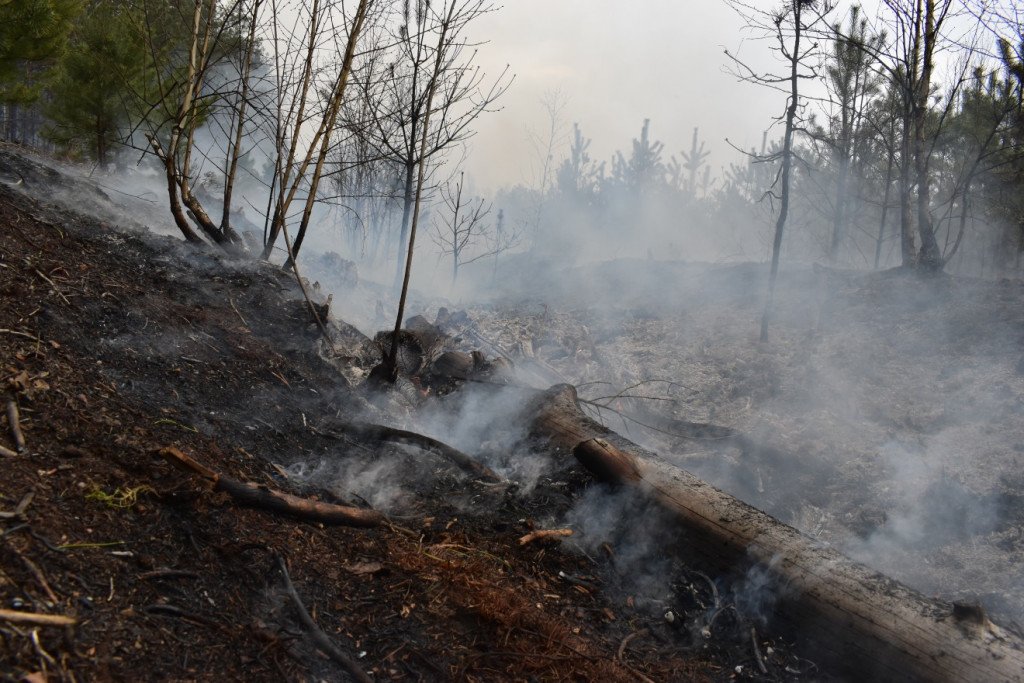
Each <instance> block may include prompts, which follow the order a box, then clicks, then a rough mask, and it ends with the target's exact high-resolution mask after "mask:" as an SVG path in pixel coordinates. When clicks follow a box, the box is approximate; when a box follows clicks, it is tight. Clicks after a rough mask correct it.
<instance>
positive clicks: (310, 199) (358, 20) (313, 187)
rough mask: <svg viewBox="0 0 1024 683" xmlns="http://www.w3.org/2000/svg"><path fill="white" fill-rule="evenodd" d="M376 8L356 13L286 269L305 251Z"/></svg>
mask: <svg viewBox="0 0 1024 683" xmlns="http://www.w3.org/2000/svg"><path fill="white" fill-rule="evenodd" d="M372 4H373V0H361V1H360V3H359V7H358V9H357V10H356V14H355V17H353V19H352V28H351V30H350V31H349V36H348V43H347V44H346V46H345V57H344V59H343V60H342V63H341V72H340V73H339V74H338V78H337V80H336V81H335V84H334V89H333V91H332V93H331V100H330V102H329V103H328V109H327V114H326V116H325V117H324V124H323V126H322V129H323V137H322V138H321V140H320V152H319V155H318V156H317V160H316V164H315V165H314V167H313V177H312V178H311V179H310V181H309V192H308V194H307V195H306V204H305V206H304V207H303V209H302V220H301V221H300V222H299V231H298V234H297V235H296V236H295V242H294V243H293V244H292V248H291V253H290V254H289V256H288V263H287V264H285V268H288V267H289V266H290V265H291V263H292V261H293V260H294V259H296V258H298V256H299V250H300V249H301V248H302V242H303V240H304V239H305V237H306V229H307V228H308V227H309V219H310V217H311V216H312V215H313V205H314V203H315V202H316V193H317V189H318V188H319V187H320V179H321V177H322V176H323V170H324V162H325V161H326V160H327V153H328V151H330V147H331V136H332V133H333V132H334V129H335V127H336V125H337V121H338V113H339V112H340V111H341V106H342V104H344V102H345V91H346V90H347V89H348V79H349V76H350V75H351V74H352V63H353V62H354V60H355V55H356V44H357V43H358V40H359V35H360V33H362V30H363V24H364V22H365V21H366V15H367V13H368V12H369V9H370V6H371V5H372ZM304 168H305V167H304Z"/></svg>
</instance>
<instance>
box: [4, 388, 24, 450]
mask: <svg viewBox="0 0 1024 683" xmlns="http://www.w3.org/2000/svg"><path fill="white" fill-rule="evenodd" d="M7 423H8V425H9V426H10V429H11V438H13V439H14V446H15V448H16V449H17V451H18V452H19V453H24V452H25V434H24V433H22V431H21V416H20V415H19V414H18V404H17V403H16V402H14V401H8V402H7Z"/></svg>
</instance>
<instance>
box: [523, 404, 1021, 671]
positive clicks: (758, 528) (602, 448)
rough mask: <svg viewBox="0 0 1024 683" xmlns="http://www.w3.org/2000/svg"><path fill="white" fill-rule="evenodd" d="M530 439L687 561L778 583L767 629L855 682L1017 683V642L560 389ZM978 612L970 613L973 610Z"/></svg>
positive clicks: (536, 415)
mask: <svg viewBox="0 0 1024 683" xmlns="http://www.w3.org/2000/svg"><path fill="white" fill-rule="evenodd" d="M529 411H530V412H529V417H530V419H531V427H532V431H533V433H534V435H535V436H537V437H540V438H543V439H546V440H548V441H549V442H550V443H551V444H552V445H553V446H555V447H556V448H557V449H558V450H559V451H562V452H568V453H572V454H573V455H574V456H575V457H576V459H577V460H578V461H579V462H580V463H581V464H582V465H583V466H584V467H585V468H586V469H588V470H589V471H590V472H591V473H593V474H594V475H595V476H596V477H598V478H599V479H602V480H604V481H607V482H611V483H616V484H622V485H627V486H631V487H633V488H635V489H636V490H638V491H639V492H641V493H642V494H643V495H645V496H647V497H649V498H650V499H652V500H653V501H655V502H656V503H657V504H658V505H659V506H660V507H662V508H663V509H665V510H666V511H668V512H669V513H670V514H672V515H673V516H674V517H675V518H676V519H678V520H679V521H680V522H681V525H682V526H683V527H684V528H685V531H686V532H687V534H686V535H687V539H688V542H689V543H690V547H688V548H687V551H688V552H689V553H691V554H695V555H698V556H699V557H700V559H702V560H703V561H705V562H707V563H710V564H712V565H714V566H717V567H719V568H732V569H736V568H743V567H744V566H747V565H751V564H756V565H759V566H760V567H761V568H762V569H763V571H765V572H767V573H768V574H769V575H770V576H772V577H773V578H774V580H775V581H776V582H777V586H778V590H779V595H780V601H779V603H778V604H777V605H776V607H775V614H774V615H773V619H774V620H775V622H776V624H777V625H778V626H780V627H782V628H784V629H787V630H789V629H791V630H792V631H793V632H794V633H798V634H799V636H800V639H801V641H802V643H803V644H804V645H805V646H809V647H810V648H813V649H812V650H811V651H813V652H814V653H815V656H816V658H817V659H819V660H823V661H827V662H829V663H830V664H831V665H833V666H836V667H838V668H839V669H840V670H843V671H846V672H848V673H850V674H851V675H853V676H855V677H856V679H859V680H921V681H945V680H950V681H952V680H957V681H968V680H971V681H975V680H976V681H1024V642H1022V641H1021V640H1020V639H1019V638H1018V637H1016V636H1015V635H1013V634H1011V633H1007V632H1004V631H1002V630H1000V629H999V628H998V627H996V626H994V625H993V624H991V622H989V621H988V620H987V619H986V618H985V617H984V616H983V615H982V616H980V617H979V616H977V614H976V612H975V611H973V610H969V609H964V608H963V606H961V605H954V604H951V603H948V602H945V601H940V600H931V599H928V598H926V597H925V596H923V595H921V594H920V593H918V592H916V591H914V590H912V589H910V588H908V587H906V586H904V585H902V584H900V583H898V582H897V581H894V580H893V579H890V578H889V577H886V576H884V575H882V574H880V573H878V572H876V571H873V570H871V569H869V568H868V567H866V566H864V565H861V564H858V563H856V562H854V561H853V560H850V559H849V558H847V557H845V556H844V555H842V554H840V553H839V552H837V551H835V550H832V549H830V548H827V547H823V546H822V545H821V544H820V543H818V542H816V541H814V540H813V539H811V538H809V537H807V536H804V535H803V534H801V533H800V532H799V531H797V530H796V529H794V528H792V527H790V526H787V525H785V524H783V523H781V522H779V521H778V520H776V519H774V518H773V517H771V516H769V515H767V514H765V513H763V512H761V511H760V510H757V509H755V508H753V507H751V506H749V505H747V504H745V503H743V502H742V501H740V500H737V499H736V498H733V497H732V496H730V495H728V494H726V493H724V492H722V491H719V490H718V489H716V488H714V487H713V486H711V485H710V484H708V483H706V482H704V481H702V480H700V479H698V478H697V477H695V476H694V475H692V474H690V473H688V472H686V471H684V470H682V469H679V468H677V467H674V466H672V465H669V464H667V463H666V462H664V461H663V460H661V459H660V458H658V456H657V455H655V454H654V453H651V452H649V451H646V450H644V449H643V448H641V447H639V446H637V445H636V444H634V443H632V442H630V441H628V440H626V439H624V438H622V437H621V436H619V435H617V434H615V433H614V432H611V431H610V430H608V429H607V428H605V427H604V426H602V425H600V424H599V423H597V422H595V421H593V420H591V419H590V418H588V417H587V416H586V415H585V414H584V413H583V412H582V411H581V410H580V407H579V403H578V402H577V397H576V391H575V389H574V388H573V387H571V386H568V385H559V386H556V387H552V388H551V389H550V390H548V391H547V392H544V393H543V394H541V396H540V397H539V398H537V399H536V400H535V401H534V402H533V404H532V405H531V406H530V408H529ZM979 611H980V610H979Z"/></svg>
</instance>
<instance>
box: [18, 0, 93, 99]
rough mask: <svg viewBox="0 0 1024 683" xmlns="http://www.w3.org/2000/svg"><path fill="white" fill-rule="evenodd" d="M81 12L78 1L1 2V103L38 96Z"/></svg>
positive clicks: (36, 0) (22, 0)
mask: <svg viewBox="0 0 1024 683" xmlns="http://www.w3.org/2000/svg"><path fill="white" fill-rule="evenodd" d="M80 11H81V3H80V0H2V1H0V102H4V103H16V104H28V103H31V102H33V101H35V100H36V98H38V97H39V93H40V91H41V90H42V88H43V86H44V85H45V83H46V77H47V75H48V74H49V71H50V69H51V68H52V67H53V66H54V65H55V64H56V62H57V60H58V59H59V58H60V56H61V54H62V53H63V51H64V49H65V46H66V43H67V38H68V34H69V33H70V31H71V27H72V22H73V21H74V19H75V17H77V16H78V14H79V12H80Z"/></svg>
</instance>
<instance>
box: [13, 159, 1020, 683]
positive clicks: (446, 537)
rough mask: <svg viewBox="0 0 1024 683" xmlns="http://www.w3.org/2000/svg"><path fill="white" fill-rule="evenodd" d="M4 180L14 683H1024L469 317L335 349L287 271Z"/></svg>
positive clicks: (1005, 659) (890, 585) (951, 621)
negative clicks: (868, 678) (686, 465)
mask: <svg viewBox="0 0 1024 683" xmlns="http://www.w3.org/2000/svg"><path fill="white" fill-rule="evenodd" d="M4 173H5V176H4V178H15V177H20V178H21V181H20V182H11V183H8V182H6V180H5V182H4V183H3V186H2V187H0V225H2V226H3V230H0V294H2V301H3V305H2V307H0V337H2V344H0V380H2V382H3V390H4V401H3V402H4V407H5V415H6V417H5V420H4V427H5V429H4V430H3V435H2V440H0V445H3V450H2V451H0V463H2V465H3V468H4V472H5V476H4V478H3V484H2V486H0V601H2V604H0V661H2V662H3V667H2V671H0V676H2V677H3V680H33V681H41V680H69V681H70V680H98V679H110V678H131V679H165V678H178V679H185V678H188V679H207V680H209V679H219V680H223V679H225V678H229V679H231V678H245V679H247V680H282V679H289V680H291V679H308V678H310V677H312V678H335V677H349V678H351V679H354V680H529V679H538V680H580V679H583V680H623V681H625V680H638V679H639V680H656V681H668V680H673V681H674V680H707V679H718V680H732V679H740V680H798V679H802V678H809V679H815V680H818V679H823V678H825V679H828V678H843V677H851V678H858V677H861V676H864V675H866V674H870V675H873V676H875V677H877V678H880V679H906V678H909V679H921V680H926V679H933V680H934V679H942V678H958V679H970V678H974V679H984V680H1020V679H1021V677H1022V676H1024V653H1022V650H1021V644H1020V643H1021V641H1020V640H1019V639H1018V637H1017V636H1016V635H1015V634H1013V633H1012V632H1010V631H1008V630H1006V629H1002V628H1000V627H999V626H996V625H995V624H993V623H992V622H991V621H989V619H988V617H987V616H986V615H985V613H984V612H983V611H981V610H980V609H978V608H976V607H975V606H973V605H962V604H951V603H945V602H941V601H935V600H930V599H928V598H925V597H924V596H922V595H920V594H918V593H916V592H914V591H911V590H909V589H907V588H906V587H904V586H901V585H900V584H898V583H896V582H893V581H891V580H888V579H887V578H886V577H884V576H882V575H879V574H877V573H874V572H871V571H870V570H868V569H866V568H864V567H862V566H860V565H857V564H855V563H853V562H851V561H849V560H847V559H846V558H844V557H843V556H841V555H840V554H838V553H836V552H835V551H833V550H831V549H829V548H827V547H822V546H821V545H820V544H817V543H815V542H814V541H812V540H811V539H809V538H807V537H805V536H802V535H801V534H799V533H798V532H797V531H795V530H794V529H792V528H790V527H788V526H785V525H783V524H781V523H779V522H778V521H776V520H774V519H773V518H771V517H769V516H768V515H766V514H764V513H761V512H759V511H757V510H755V509H753V508H751V507H749V506H747V505H745V504H743V503H742V502H741V501H739V500H736V499H735V498H733V497H731V496H728V495H727V494H724V493H722V492H721V491H718V490H717V489H715V488H713V487H711V486H709V485H708V484H706V483H705V482H702V481H700V480H699V479H697V478H695V477H693V476H692V475H690V474H688V473H687V472H685V471H683V470H681V469H678V468H676V467H672V466H670V465H668V464H666V463H665V462H664V461H662V460H661V459H660V458H659V457H658V456H657V455H655V454H653V453H650V452H648V451H646V450H644V449H643V448H640V447H639V446H637V445H635V444H633V443H632V442H630V441H628V440H626V439H624V438H622V437H621V436H619V435H617V434H615V433H614V432H611V431H610V430H608V429H607V428H605V427H604V426H602V425H601V424H599V423H597V422H595V421H594V420H593V419H592V418H591V417H588V416H587V414H585V412H584V410H583V408H584V407H585V404H584V405H583V406H581V403H580V401H579V399H578V397H577V395H576V392H575V390H574V389H573V388H572V387H571V386H568V385H564V384H559V383H558V381H557V373H555V375H556V376H554V377H553V376H552V374H553V372H554V371H553V370H552V369H551V368H550V367H547V366H545V364H544V363H543V362H541V361H539V360H538V359H532V360H531V359H529V357H528V356H529V354H521V357H519V356H517V357H514V358H513V357H510V356H511V355H513V354H507V355H506V353H501V352H499V349H497V347H495V346H494V345H493V344H491V343H490V342H489V340H488V339H487V338H486V337H485V336H484V335H483V334H482V333H481V332H480V329H479V327H478V326H477V325H476V324H475V323H474V321H473V319H472V317H471V316H469V315H467V314H465V313H461V312H454V313H453V312H449V311H442V312H441V313H440V314H439V315H438V316H436V318H435V319H434V320H432V321H428V320H427V319H425V318H422V317H414V318H412V319H410V320H409V321H407V324H406V326H405V329H404V330H403V331H402V332H401V333H400V334H399V335H398V337H397V338H394V335H393V334H390V333H384V334H379V335H377V337H376V338H374V339H371V338H367V337H365V336H363V335H362V334H360V333H359V332H358V331H357V330H356V329H355V328H353V327H351V326H349V325H346V324H345V323H343V322H341V321H337V320H333V321H331V322H330V324H329V326H328V329H327V334H326V335H324V334H323V332H322V331H321V330H320V329H319V328H318V326H317V325H316V324H315V323H314V322H313V319H312V318H313V317H312V315H311V310H310V306H309V305H308V302H306V301H304V300H303V298H302V296H301V294H300V292H299V291H298V288H297V287H296V286H295V283H294V281H293V280H292V279H290V277H289V276H288V275H287V274H284V273H281V272H280V271H279V270H278V269H276V268H274V267H271V266H268V265H265V264H258V263H252V262H247V261H241V262H232V261H229V260H227V259H225V257H223V256H221V255H212V254H209V253H205V252H197V251H195V250H193V249H191V248H185V247H183V246H182V245H180V244H178V243H176V242H170V241H164V240H161V239H159V238H154V237H152V236H147V235H143V234H138V233H133V232H130V231H122V230H117V229H114V228H112V227H110V226H108V225H102V224H101V223H100V222H99V221H98V220H96V219H95V218H90V217H87V216H86V215H84V214H82V213H79V212H75V211H72V210H69V209H68V208H66V206H64V207H62V206H55V205H52V204H47V203H45V202H44V201H42V200H41V199H40V198H41V197H42V196H44V193H45V192H46V187H47V186H48V185H45V184H44V183H43V181H42V179H41V178H39V177H34V176H33V175H32V174H33V173H34V171H33V170H32V169H31V168H30V167H28V166H25V167H22V168H20V169H14V170H11V169H10V168H7V169H4ZM59 181H60V179H59V178H50V179H49V180H48V181H47V182H48V183H49V182H59ZM11 185H17V187H16V188H12V187H11ZM82 191H86V190H82ZM34 197H35V198H34ZM101 200H103V198H102V197H100V198H99V199H97V201H101ZM310 289H312V288H310ZM340 295H341V294H339V296H340ZM313 303H314V304H315V305H316V306H317V307H318V308H316V310H317V313H318V315H321V316H323V314H328V315H327V316H326V317H327V318H328V320H330V316H329V308H327V307H326V302H325V301H320V300H318V301H314V302H313ZM392 343H397V344H398V345H399V349H400V354H399V357H400V358H401V370H402V373H401V377H400V379H399V381H398V383H397V384H396V385H394V386H390V385H388V384H387V383H381V382H379V381H376V379H375V376H374V368H375V367H376V366H377V365H378V364H379V362H380V360H381V358H382V357H383V354H384V352H385V351H387V350H388V348H389V345H390V344H392ZM551 385H554V386H551ZM676 426H677V427H687V428H689V429H692V430H693V434H694V436H695V437H699V438H708V439H710V440H712V441H716V442H721V443H729V444H732V445H736V444H740V445H742V444H743V443H745V440H746V439H748V437H745V436H744V435H742V434H739V433H736V432H733V431H731V430H728V429H724V428H718V427H715V426H714V425H707V424H697V423H690V424H688V425H676Z"/></svg>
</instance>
